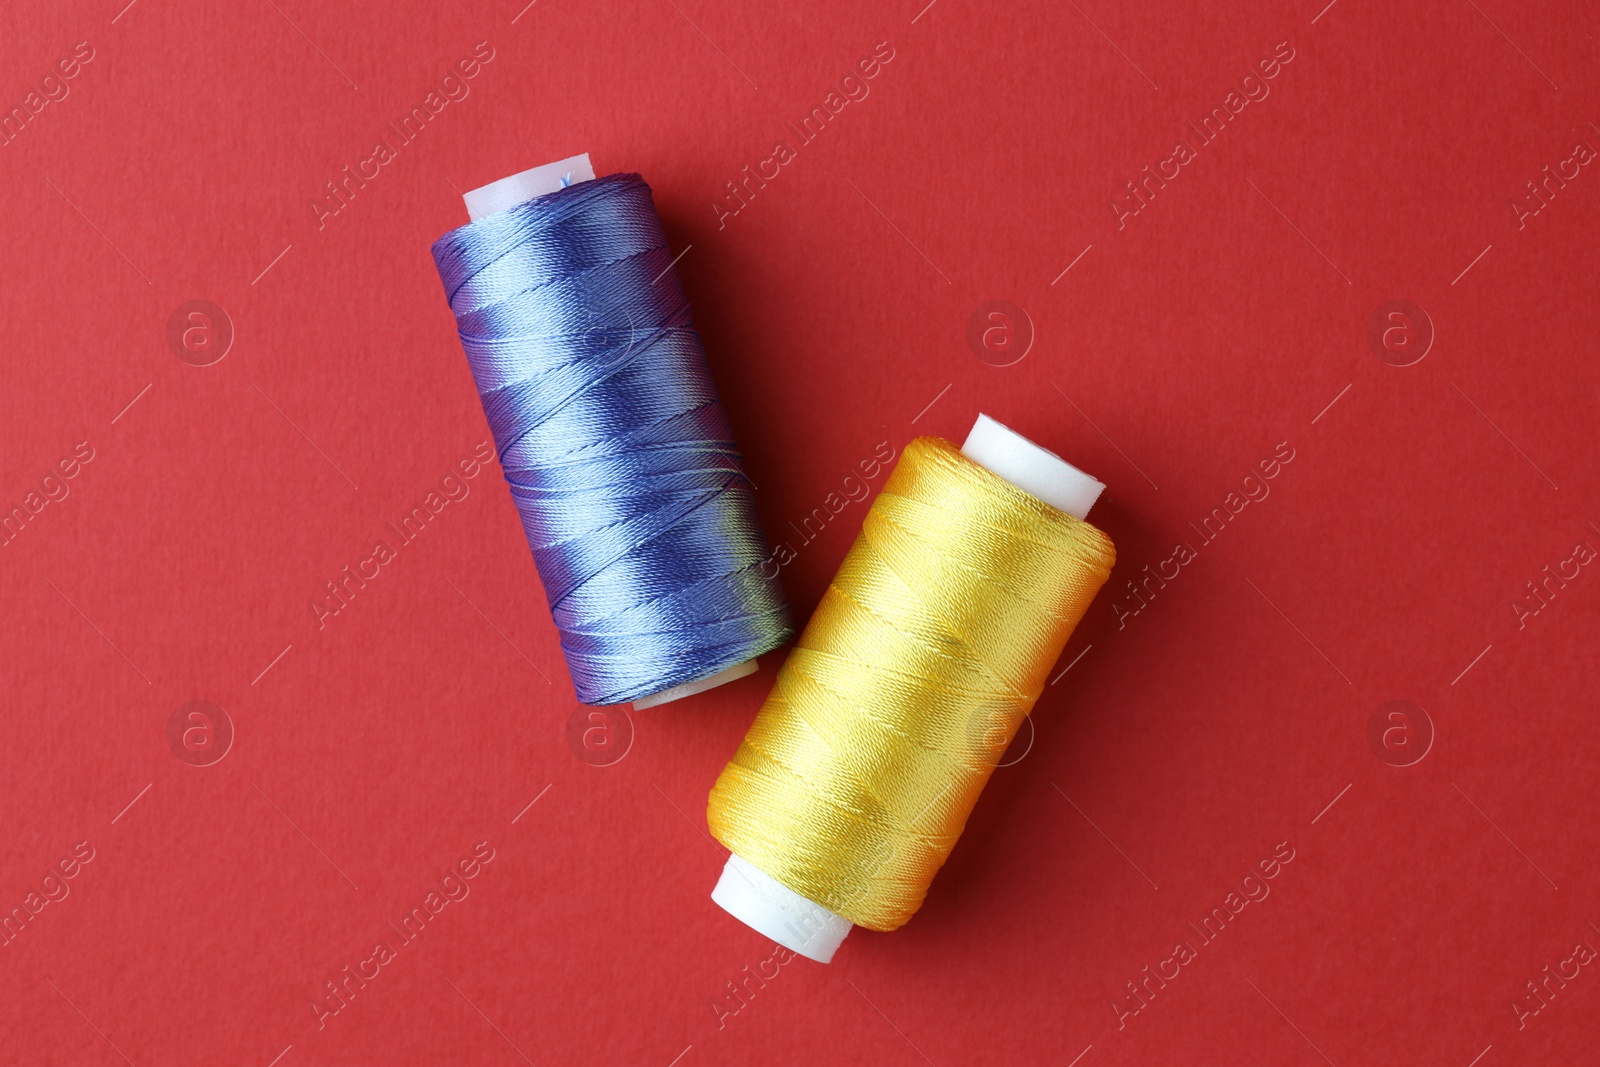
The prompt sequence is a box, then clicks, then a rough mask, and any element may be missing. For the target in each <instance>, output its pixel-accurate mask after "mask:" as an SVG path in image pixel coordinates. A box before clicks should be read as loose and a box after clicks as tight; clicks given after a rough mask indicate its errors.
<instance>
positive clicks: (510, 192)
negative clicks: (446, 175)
mask: <svg viewBox="0 0 1600 1067" xmlns="http://www.w3.org/2000/svg"><path fill="white" fill-rule="evenodd" d="M593 180H594V165H593V164H592V163H590V162H589V153H587V152H584V153H582V154H581V155H576V156H569V157H567V158H566V159H560V160H557V161H556V162H554V163H546V164H545V165H544V166H542V167H534V168H532V169H530V170H525V171H521V172H519V173H517V174H513V175H511V176H510V177H508V178H501V179H500V180H499V181H497V182H490V183H489V184H488V185H484V186H480V187H478V188H476V189H474V190H472V191H471V192H470V193H464V194H463V195H462V197H461V199H462V200H464V201H466V204H467V216H468V218H470V219H471V220H472V221H473V222H477V221H478V220H479V219H481V218H485V217H487V216H489V215H493V214H496V213H498V212H501V211H504V210H506V209H507V208H512V207H516V206H517V205H518V204H522V203H526V202H527V201H529V200H532V199H534V198H535V197H540V196H544V195H546V194H548V193H553V192H556V191H557V190H560V189H565V188H566V187H567V186H569V185H576V184H578V183H579V182H589V181H593ZM755 672H756V661H755V660H753V659H752V660H746V661H745V662H744V663H737V664H734V665H733V666H732V667H728V668H726V669H724V670H720V671H717V672H716V673H715V674H710V675H707V676H706V677H704V678H694V679H691V680H689V681H687V682H684V683H682V684H681V685H675V686H673V687H672V688H670V689H664V690H662V691H661V692H659V693H652V694H651V695H649V696H644V697H640V698H639V699H638V700H635V701H634V702H633V710H635V711H643V710H644V709H645V708H653V707H657V706H659V705H661V704H670V703H671V702H672V701H674V700H682V699H683V698H684V697H687V696H693V695H694V694H696V693H703V692H705V691H706V690H707V689H715V688H716V687H717V686H719V685H724V684H726V683H728V682H731V681H734V680H735V679H738V678H743V677H745V676H746V675H750V674H754V673H755Z"/></svg>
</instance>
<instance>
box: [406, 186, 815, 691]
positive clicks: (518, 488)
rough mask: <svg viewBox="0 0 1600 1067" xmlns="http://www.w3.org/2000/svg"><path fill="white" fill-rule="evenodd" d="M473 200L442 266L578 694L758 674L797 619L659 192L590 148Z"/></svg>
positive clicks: (666, 687)
mask: <svg viewBox="0 0 1600 1067" xmlns="http://www.w3.org/2000/svg"><path fill="white" fill-rule="evenodd" d="M464 199H465V201H466V204H467V211H468V214H469V215H470V216H471V218H472V221H471V222H469V223H468V224H467V225H465V226H462V227H460V228H459V229H456V230H453V231H451V232H450V233H448V234H446V235H445V236H443V237H441V238H440V239H439V240H438V241H437V242H436V243H435V244H434V247H433V255H434V260H435V262H436V264H437V265H438V268H439V275H440V278H441V280H442V281H443V282H444V286H445V293H446V296H447V297H448V298H449V300H450V306H451V309H452V311H454V313H455V315H456V322H457V326H458V330H459V332H460V335H461V342H462V347H463V348H464V349H465V351H466V355H467V361H468V363H469V365H470V366H471V368H472V373H473V378H474V380H475V381H476V383H477V386H478V393H479V397H480V399H481V400H482V401H483V407H484V414H485V415H486V416H487V417H488V420H489V425H490V429H491V430H492V431H493V433H494V437H495V442H496V445H497V450H498V452H499V456H500V462H501V466H502V468H503V469H504V471H505V475H506V481H507V482H508V484H509V485H510V488H511V493H512V498H513V501H514V502H515V503H516V506H517V511H518V514H519V515H520V516H521V518H522V522H523V528H524V531H525V532H526V533H527V536H528V544H529V547H530V548H531V549H532V551H533V556H534V562H535V564H536V565H537V567H538V570H539V575H540V578H541V580H542V581H543V583H544V587H545V593H546V595H547V597H548V599H549V602H550V608H551V613H552V616H553V617H554V619H555V622H556V627H557V629H558V630H559V631H560V633H561V645H562V652H563V654H564V655H565V656H566V659H567V666H568V670H569V672H570V673H571V675H572V680H573V685H574V687H575V688H576V689H577V692H578V699H579V700H581V701H582V702H584V703H586V704H616V703H623V702H626V701H632V702H633V705H634V707H635V708H645V707H652V706H655V705H658V704H664V703H667V702H668V701H671V700H677V699H680V698H682V697H685V696H689V695H691V694H693V693H697V692H701V691H704V690H706V689H710V688H712V687H714V686H717V685H721V684H723V683H724V682H729V681H733V680H734V679H736V678H742V677H744V676H745V675H747V674H750V673H752V672H754V671H755V669H756V664H755V659H756V657H757V656H759V655H760V654H761V653H763V652H768V651H771V650H772V649H774V648H776V647H777V646H778V645H780V644H782V643H784V642H785V641H787V640H788V639H789V638H790V637H792V636H793V632H794V631H793V625H792V622H791V621H790V617H789V609H788V604H787V602H786V600H785V599H784V596H783V590H782V587H781V586H780V585H779V583H778V578H777V571H778V568H777V565H776V564H775V563H774V562H773V560H772V554H771V550H770V548H769V547H768V545H767V542H766V538H765V536H764V535H763V534H762V532H761V528H760V525H759V523H758V521H757V518H756V508H755V501H754V497H753V495H752V494H753V490H754V486H753V485H752V484H751V483H750V480H749V478H748V477H746V476H745V474H744V472H743V469H742V466H741V459H740V456H739V453H738V450H737V446H736V445H735V443H734V441H733V439H732V434H731V432H730V431H729V429H728V425H727V420H726V417H725V416H724V415H723V412H722V407H721V403H720V401H719V399H718V397H717V393H716V387H715V384H714V383H713V382H712V380H711V376H710V372H709V369H708V368H707V366H706V360H705V352H704V349H703V348H702V347H701V343H700V338H699V335H698V334H697V333H696V332H695V330H694V326H693V323H692V321H691V320H690V317H689V308H688V301H687V299H686V298H685V297H684V295H683V290H682V287H681V286H680V285H679V283H678V278H677V274H676V272H675V271H674V269H673V263H672V259H671V254H670V251H669V249H668V247H667V241H666V236H665V234H664V233H663V232H662V230H661V222H660V219H659V218H658V217H657V216H656V213H655V208H654V204H653V203H652V201H651V198H650V190H649V187H648V186H646V185H645V184H644V182H643V181H642V180H641V179H639V178H638V176H637V175H625V174H615V175H610V176H608V177H606V178H601V179H596V178H595V176H594V170H593V168H592V167H591V166H590V164H589V157H588V156H587V155H583V156H574V157H572V158H571V159H566V160H562V161H560V162H557V163H551V164H548V165H546V166H543V167H536V168H534V169H532V170H528V171H524V172H522V173H520V174H515V175H512V176H511V177H509V178H504V179H501V180H500V181H497V182H494V183H492V184H490V185H486V186H484V187H482V188H480V189H475V190H473V191H472V192H470V193H467V194H466V196H465V197H464Z"/></svg>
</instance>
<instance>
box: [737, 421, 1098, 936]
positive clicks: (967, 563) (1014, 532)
mask: <svg viewBox="0 0 1600 1067" xmlns="http://www.w3.org/2000/svg"><path fill="white" fill-rule="evenodd" d="M1115 558H1116V554H1115V550H1114V549H1113V547H1112V544H1111V540H1110V538H1108V537H1106V535H1105V534H1103V533H1101V532H1100V531H1099V530H1097V529H1095V528H1094V527H1093V526H1091V525H1089V524H1088V523H1087V522H1083V521H1080V520H1078V519H1076V518H1073V517H1072V516H1071V515H1068V514H1066V513H1065V512H1063V511H1059V510H1057V509H1056V508H1053V507H1051V506H1050V505H1049V504H1046V503H1045V502H1044V501H1042V500H1039V499H1038V498H1036V497H1034V496H1032V495H1031V494H1029V493H1026V492H1024V491H1023V490H1021V489H1018V488H1017V487H1016V486H1014V485H1011V484H1010V483H1009V482H1007V481H1005V480H1004V479H1002V478H1000V477H999V476H998V475H995V474H993V473H991V472H989V471H988V470H985V469H984V468H982V467H980V466H978V465H977V464H976V463H974V462H973V461H972V460H970V459H968V458H966V457H965V456H964V455H962V454H961V452H960V451H958V450H957V449H956V447H955V446H954V445H952V444H951V443H950V442H948V441H945V440H942V439H940V438H936V437H919V438H917V439H916V440H914V441H912V442H911V444H909V445H908V446H907V447H906V449H905V454H904V455H903V456H902V457H901V460H900V463H899V465H898V466H897V467H896V468H895V471H894V473H893V474H892V475H891V476H890V477H889V481H888V483H887V484H886V485H885V486H884V489H883V492H882V493H880V494H879V496H878V498H877V500H875V501H874V502H873V504H872V507H871V508H870V509H869V511H868V512H867V516H866V519H865V521H864V522H863V525H862V529H861V534H860V536H859V537H857V538H856V542H855V544H854V545H853V546H852V547H851V549H850V552H849V554H848V555H847V556H846V557H845V560H844V563H843V564H842V565H841V566H840V568H839V573H838V574H837V575H835V577H834V579H833V582H832V584H830V585H829V586H828V591H827V592H826V593H825V594H824V595H823V598H822V602H821V603H820V604H819V605H818V606H817V610H816V613H815V614H814V615H812V616H811V621H810V623H808V624H807V626H806V628H805V632H804V633H803V634H802V635H801V637H800V640H799V642H798V644H796V646H795V647H794V649H793V651H791V652H790V654H789V657H788V659H787V660H786V661H785V662H784V665H783V667H782V669H781V670H780V671H779V673H778V679H777V683H776V684H775V685H774V687H773V690H772V693H771V695H769V696H768V697H767V700H766V703H765V704H763V705H762V708H761V712H760V714H759V715H758V716H757V717H756V721H755V723H754V725H752V726H751V728H750V732H749V734H748V735H746V737H745V739H744V742H743V743H742V744H741V745H740V746H739V751H738V752H737V753H736V754H735V755H734V757H733V761H732V762H731V763H729V764H728V766H727V769H726V770H724V771H723V772H722V775H721V777H719V778H718V779H717V784H716V785H715V786H714V787H713V788H712V791H711V800H710V804H709V808H708V811H707V821H708V822H709V824H710V827H711V832H712V833H713V834H715V835H716V837H717V839H718V840H719V841H721V842H722V843H723V844H724V845H726V846H727V847H728V848H729V849H731V850H732V851H733V852H734V853H736V854H737V855H739V856H742V857H744V858H745V859H746V860H748V861H750V862H751V863H753V864H754V865H755V866H756V867H758V868H760V869H761V870H762V871H764V872H766V873H767V874H768V875H770V876H772V877H773V878H775V879H777V880H778V881H779V882H782V883H783V884H784V885H786V886H788V887H789V888H790V889H792V890H794V891H795V892H796V893H799V894H800V895H801V896H803V897H806V898H808V899H810V900H812V901H815V902H816V903H818V904H821V905H822V906H823V907H825V908H827V909H828V910H829V911H832V912H834V913H835V914H838V915H842V916H843V917H845V918H846V919H849V920H850V921H851V922H852V923H855V924H856V925H857V926H866V927H870V928H872V929H874V930H894V929H896V928H898V927H900V926H901V925H903V924H904V923H905V922H906V920H908V919H910V918H911V916H912V915H913V914H914V913H915V912H916V910H917V909H918V908H919V907H921V905H922V901H923V898H924V897H925V896H926V895H927V891H928V886H929V885H930V884H931V883H932V881H933V876H934V874H936V873H937V872H938V870H939V867H940V866H941V865H942V864H943V863H944V861H945V857H946V856H948V855H949V853H950V849H951V848H952V847H954V845H955V842H956V838H958V837H959V836H960V835H961V830H962V827H964V826H965V825H966V821H967V816H968V815H969V814H970V813H971V811H972V807H973V805H974V804H975V803H976V802H977V799H978V794H979V793H980V792H981V791H982V790H983V786H984V784H985V783H986V782H987V781H988V780H989V775H990V773H991V772H992V771H993V770H994V766H995V763H996V762H997V761H998V760H999V758H1000V756H1001V755H1002V754H1003V753H1004V751H1005V749H1006V746H1007V745H1008V744H1009V743H1010V742H1011V738H1012V736H1013V735H1014V734H1015V733H1016V730H1017V727H1018V726H1019V725H1020V724H1021V722H1022V719H1023V717H1024V716H1025V715H1027V714H1028V712H1029V711H1030V710H1031V709H1032V708H1033V704H1034V701H1035V700H1037V699H1038V698H1039V694H1040V693H1041V692H1042V691H1043V689H1044V685H1045V680H1046V678H1047V677H1048V674H1049V671H1050V668H1051V666H1052V665H1053V664H1054V663H1055V661H1056V659H1057V658H1058V657H1059V656H1060V655H1061V651H1062V649H1063V648H1065V647H1066V643H1067V638H1068V637H1070V636H1071V635H1072V630H1073V627H1074V626H1076V625H1077V622H1078V620H1079V619H1080V618H1082V617H1083V615H1084V613H1085V612H1086V611H1087V610H1088V607H1089V603H1090V601H1092V600H1093V599H1094V595H1095V593H1097V592H1098V591H1099V589H1100V587H1101V586H1102V585H1103V584H1105V581H1106V579H1107V577H1109V575H1110V573H1111V565H1112V563H1113V562H1114V561H1115Z"/></svg>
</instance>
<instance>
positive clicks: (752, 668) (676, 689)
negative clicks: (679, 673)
mask: <svg viewBox="0 0 1600 1067" xmlns="http://www.w3.org/2000/svg"><path fill="white" fill-rule="evenodd" d="M754 673H756V661H755V660H753V659H747V660H745V661H744V662H743V663H736V664H734V665H733V666H732V667H729V668H728V669H727V670H721V671H718V672H717V673H716V674H711V675H707V676H706V677H704V678H696V679H695V680H694V681H692V682H684V683H683V684H682V685H675V686H673V687H672V688H671V689H663V690H662V691H661V692H659V693H651V694H650V695H649V696H647V697H640V698H639V699H638V700H635V701H634V702H633V710H634V711H643V710H644V709H645V708H653V707H656V706H658V705H660V704H670V703H672V702H673V701H674V700H682V699H683V698H684V697H692V696H694V695H695V694H696V693H704V692H705V691H706V690H707V689H715V688H716V687H717V686H719V685H726V684H727V683H729V682H735V681H738V680H739V679H740V678H744V677H747V676H748V675H752V674H754Z"/></svg>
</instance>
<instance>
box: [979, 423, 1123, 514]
mask: <svg viewBox="0 0 1600 1067" xmlns="http://www.w3.org/2000/svg"><path fill="white" fill-rule="evenodd" d="M961 452H962V454H963V455H965V456H966V457H967V458H968V459H970V460H972V461H973V462H974V463H976V464H978V466H980V467H983V468H985V469H986V470H989V471H991V472H993V473H995V474H998V475H999V476H1000V477H1002V478H1004V479H1005V480H1006V481H1008V482H1010V483H1011V484H1012V485H1014V486H1016V487H1017V488H1018V489H1021V490H1024V491H1025V492H1029V493H1032V494H1033V495H1034V496H1036V497H1038V498H1039V499H1040V500H1043V501H1044V502H1045V503H1046V504H1049V505H1051V506H1052V507H1055V508H1059V509H1060V510H1062V511H1065V512H1066V513H1067V514H1068V515H1071V516H1072V517H1073V518H1075V519H1087V518H1088V517H1089V509H1090V508H1092V507H1094V502H1095V501H1096V500H1098V499H1100V494H1101V493H1103V492H1105V488H1106V487H1105V486H1104V485H1103V484H1102V483H1101V482H1100V480H1099V479H1098V478H1096V477H1094V476H1093V475H1090V474H1085V473H1084V472H1083V471H1081V470H1079V469H1078V468H1077V467H1074V466H1073V465H1072V464H1070V463H1068V462H1067V461H1066V460H1064V459H1062V458H1061V457H1060V456H1058V455H1056V454H1055V453H1054V452H1051V451H1050V450H1049V449H1047V448H1040V447H1039V446H1038V445H1036V444H1034V443H1033V442H1032V441H1030V440H1028V439H1027V438H1026V437H1024V436H1022V435H1021V434H1020V433H1017V432H1016V431H1015V430H1012V429H1010V428H1008V427H1006V426H1004V425H1002V424H1001V423H1000V422H998V421H997V420H995V419H991V418H990V417H989V416H987V415H981V414H980V415H979V416H978V421H977V422H975V423H973V424H972V432H971V433H969V434H967V440H966V442H965V443H964V444H962V446H961Z"/></svg>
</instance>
